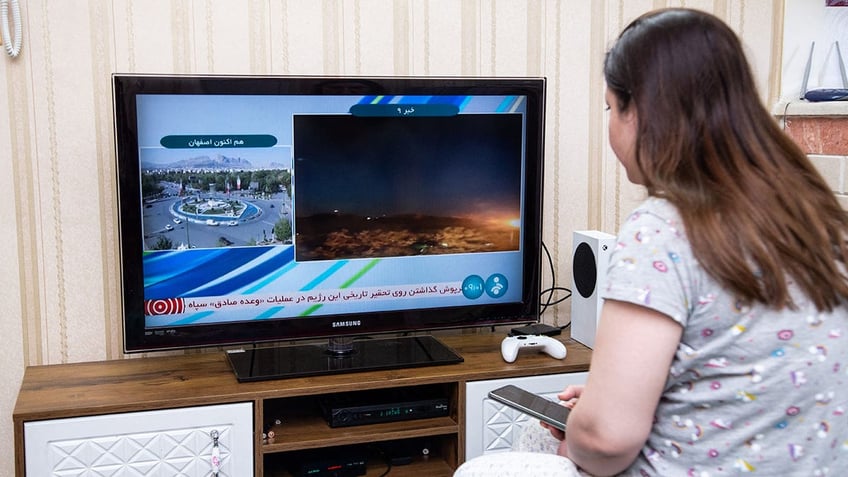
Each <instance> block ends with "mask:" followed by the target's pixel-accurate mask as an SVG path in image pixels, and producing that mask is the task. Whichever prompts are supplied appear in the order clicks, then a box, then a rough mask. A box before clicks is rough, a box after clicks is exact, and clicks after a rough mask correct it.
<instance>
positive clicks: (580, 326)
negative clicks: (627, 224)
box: [571, 230, 615, 348]
mask: <svg viewBox="0 0 848 477" xmlns="http://www.w3.org/2000/svg"><path fill="white" fill-rule="evenodd" d="M572 248H573V254H572V261H571V271H572V282H571V283H572V289H573V291H572V295H571V337H572V338H574V339H575V340H577V341H579V342H581V343H583V344H584V345H586V346H588V347H590V348H592V347H594V346H595V332H596V331H597V330H598V321H599V320H600V319H601V306H602V305H603V299H601V297H600V294H599V290H600V289H601V288H602V287H603V286H604V282H605V280H606V275H607V266H608V265H609V257H610V255H611V254H612V251H613V249H614V248H615V235H610V234H608V233H604V232H599V231H597V230H583V231H578V232H574V241H573V244H572Z"/></svg>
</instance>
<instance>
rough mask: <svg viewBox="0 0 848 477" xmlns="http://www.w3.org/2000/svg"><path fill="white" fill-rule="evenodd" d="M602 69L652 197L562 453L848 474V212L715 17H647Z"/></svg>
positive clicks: (640, 212)
mask: <svg viewBox="0 0 848 477" xmlns="http://www.w3.org/2000/svg"><path fill="white" fill-rule="evenodd" d="M604 75H605V79H606V83H607V92H606V101H607V105H608V109H609V140H610V144H611V146H612V149H613V151H614V152H615V154H616V156H617V157H618V159H619V160H620V162H621V163H622V165H623V166H624V168H625V169H626V171H627V177H628V179H629V180H630V181H632V182H634V183H637V184H641V185H644V187H645V188H646V189H647V192H648V195H649V198H648V199H647V200H646V201H645V202H644V203H643V204H642V205H640V206H639V207H638V208H637V209H636V210H635V211H634V212H633V213H632V214H631V216H630V217H629V218H628V219H627V220H626V222H625V223H624V224H623V226H622V228H621V230H620V232H619V236H618V246H617V247H616V250H615V251H614V253H613V254H612V256H611V258H610V267H609V270H608V274H607V283H606V287H605V291H604V293H603V296H604V298H605V302H604V306H603V310H602V315H601V320H600V324H599V328H598V334H597V337H596V343H595V349H594V352H593V356H592V362H591V368H590V373H589V378H588V381H587V383H586V385H585V387H583V386H580V387H569V388H567V389H566V390H565V391H564V392H563V393H561V394H560V396H559V397H560V399H562V400H563V401H565V402H566V403H567V404H568V405H570V406H573V409H572V412H571V415H570V417H569V419H568V435H567V438H565V436H563V434H562V433H561V432H559V431H556V430H551V431H550V434H551V435H553V436H554V437H556V438H557V439H559V442H556V441H554V442H555V443H556V444H557V445H556V446H555V448H556V449H557V453H558V454H559V455H560V456H564V457H567V458H568V459H570V461H571V462H573V463H574V464H576V465H577V467H579V468H580V469H582V470H583V471H585V472H588V473H590V474H593V475H615V474H621V475H637V476H639V475H652V476H653V475H656V476H671V475H699V476H700V475H704V476H706V475H709V476H716V475H726V474H735V473H741V472H756V473H757V474H759V475H770V476H771V475H804V476H813V475H848V474H846V472H848V415H846V411H848V308H846V297H848V279H847V278H846V274H845V261H846V256H847V255H848V245H846V242H845V239H846V236H847V235H848V216H846V213H845V211H843V210H842V209H841V207H840V206H839V204H838V203H837V200H836V198H835V197H834V195H833V193H832V192H831V191H830V190H829V188H828V186H827V185H826V183H825V182H824V180H823V179H822V178H821V176H820V175H819V174H818V173H817V172H816V170H815V169H814V167H813V166H812V165H811V163H810V162H809V161H808V159H807V158H806V156H805V155H804V154H803V153H802V151H801V150H800V149H799V148H798V147H797V146H795V145H794V143H792V142H791V141H790V140H789V139H788V138H787V137H786V136H785V135H784V134H783V133H782V131H781V130H780V129H779V128H778V126H777V124H776V122H775V121H774V119H773V118H772V117H771V116H770V115H769V113H768V111H767V110H766V109H765V108H764V107H763V105H762V104H761V103H760V101H759V99H758V95H757V92H756V87H755V84H754V80H753V78H752V74H751V72H750V67H749V66H748V64H747V61H746V59H745V56H744V53H743V50H742V46H741V44H740V42H739V40H738V38H737V37H736V35H735V34H734V33H733V32H732V31H731V30H730V29H729V28H728V27H727V26H726V25H725V24H724V23H723V22H722V21H721V20H719V19H718V18H716V17H714V16H712V15H710V14H707V13H704V12H699V11H694V10H688V9H666V10H661V11H656V12H651V13H648V14H645V15H643V16H642V17H640V18H638V19H636V20H635V21H634V22H633V23H631V24H630V25H629V26H628V27H627V28H626V29H625V30H624V31H623V32H622V33H621V35H620V36H619V38H618V40H617V41H616V43H615V44H614V46H613V47H612V49H611V50H610V51H609V52H608V53H607V55H606V59H605V63H604ZM485 457H486V456H484V458H485ZM545 459H546V461H547V462H550V459H549V456H546V458H545ZM571 462H569V461H568V460H566V459H562V461H561V462H560V464H562V465H563V467H564V466H565V465H566V464H568V465H570V464H571ZM473 463H474V460H472V461H470V462H469V463H468V464H467V465H468V467H467V468H466V469H467V470H471V471H473V468H474V465H473ZM466 469H463V468H461V469H460V471H459V472H458V474H461V475H472V474H473V472H470V473H465V474H463V472H464V471H465V470H466ZM505 473H509V472H505Z"/></svg>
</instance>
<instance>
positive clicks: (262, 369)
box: [227, 335, 463, 382]
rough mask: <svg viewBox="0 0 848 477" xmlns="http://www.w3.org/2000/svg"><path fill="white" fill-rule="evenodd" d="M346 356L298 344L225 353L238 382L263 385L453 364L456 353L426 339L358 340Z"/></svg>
mask: <svg viewBox="0 0 848 477" xmlns="http://www.w3.org/2000/svg"><path fill="white" fill-rule="evenodd" d="M351 345H352V349H351V350H350V351H349V352H346V353H341V354H339V353H337V352H333V351H331V350H329V349H328V346H327V345H318V344H301V345H292V346H279V347H269V348H253V349H246V350H236V351H229V352H227V359H228V360H229V362H230V366H231V367H232V369H233V372H234V373H235V375H236V379H238V381H239V382H250V381H265V380H270V379H285V378H293V377H300V376H318V375H324V374H338V373H352V372H358V371H374V370H381V369H398V368H415V367H421V366H437V365H443V364H456V363H461V362H462V361H463V358H462V356H460V355H459V354H458V353H457V352H456V351H454V350H453V349H451V348H450V347H448V346H446V345H445V344H444V343H442V342H441V341H439V340H438V339H436V338H434V337H432V336H429V335H422V336H403V337H397V338H375V339H358V340H354V341H353V342H352V343H351Z"/></svg>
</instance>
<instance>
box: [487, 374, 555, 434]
mask: <svg viewBox="0 0 848 477" xmlns="http://www.w3.org/2000/svg"><path fill="white" fill-rule="evenodd" d="M489 398H491V399H494V400H495V401H498V402H500V403H502V404H505V405H507V406H509V407H511V408H513V409H517V410H519V411H521V412H523V413H524V414H528V415H530V416H533V417H535V418H536V419H539V420H541V421H544V422H546V423H548V424H550V425H552V426H554V427H556V428H557V429H559V430H561V431H565V421H566V420H567V419H568V414H569V413H570V412H571V410H570V409H569V408H567V407H565V406H563V405H562V404H559V403H556V402H554V401H551V400H550V399H546V398H544V397H542V396H539V395H538V394H535V393H531V392H530V391H526V390H524V389H521V388H519V387H518V386H514V385H512V384H508V385H506V386H504V387H501V388H498V389H495V390H493V391H489Z"/></svg>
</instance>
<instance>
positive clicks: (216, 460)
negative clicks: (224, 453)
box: [209, 430, 221, 477]
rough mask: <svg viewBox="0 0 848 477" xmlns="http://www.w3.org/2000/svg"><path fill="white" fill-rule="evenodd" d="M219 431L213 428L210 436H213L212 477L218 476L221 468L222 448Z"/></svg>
mask: <svg viewBox="0 0 848 477" xmlns="http://www.w3.org/2000/svg"><path fill="white" fill-rule="evenodd" d="M218 435H219V434H218V431H217V430H212V432H210V433H209V437H211V438H212V477H218V472H219V471H220V470H221V448H220V447H218Z"/></svg>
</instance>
